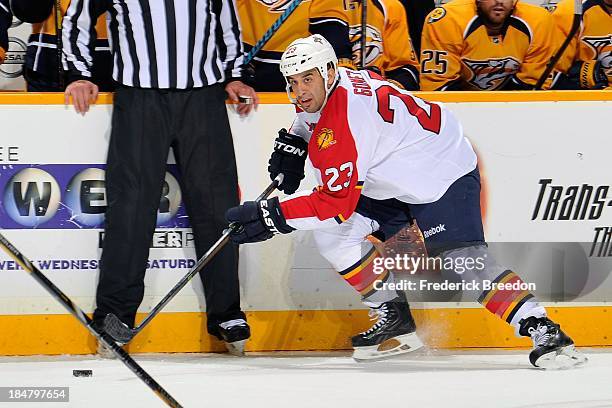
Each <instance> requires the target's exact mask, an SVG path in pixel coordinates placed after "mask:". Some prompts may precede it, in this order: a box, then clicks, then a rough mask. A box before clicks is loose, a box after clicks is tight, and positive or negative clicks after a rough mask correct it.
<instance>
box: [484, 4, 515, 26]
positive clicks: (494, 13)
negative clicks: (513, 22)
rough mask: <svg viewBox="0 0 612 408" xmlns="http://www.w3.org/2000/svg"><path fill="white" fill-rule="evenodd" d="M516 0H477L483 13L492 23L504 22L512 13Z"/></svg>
mask: <svg viewBox="0 0 612 408" xmlns="http://www.w3.org/2000/svg"><path fill="white" fill-rule="evenodd" d="M514 3H515V0H476V6H477V7H478V11H480V13H481V15H483V17H484V18H485V19H487V20H489V21H490V22H491V23H493V24H495V25H498V24H502V23H503V22H504V21H505V20H506V19H507V18H508V16H510V14H511V13H512V9H513V8H514Z"/></svg>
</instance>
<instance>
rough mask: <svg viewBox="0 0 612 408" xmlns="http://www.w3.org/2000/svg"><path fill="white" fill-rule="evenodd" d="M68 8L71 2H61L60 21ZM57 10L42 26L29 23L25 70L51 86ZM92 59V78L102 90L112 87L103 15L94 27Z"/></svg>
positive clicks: (54, 76)
mask: <svg viewBox="0 0 612 408" xmlns="http://www.w3.org/2000/svg"><path fill="white" fill-rule="evenodd" d="M69 5H70V0H62V1H61V3H60V11H61V15H62V18H63V16H64V15H65V14H66V10H67V9H68V6H69ZM58 24H61V19H60V21H58V22H56V8H55V7H53V8H52V11H51V14H50V15H49V17H48V18H47V19H46V20H45V21H43V22H42V23H34V24H32V34H31V35H30V38H29V41H28V48H27V51H26V59H25V67H26V69H28V70H31V71H34V72H36V73H38V74H40V75H42V76H43V77H46V78H48V80H49V82H50V84H51V83H56V82H57V74H58V66H59V63H58V60H57V36H56V25H58ZM92 55H93V56H94V65H93V67H94V68H93V69H94V72H93V78H94V81H95V82H96V83H97V84H98V85H100V86H101V87H102V88H103V89H104V90H109V88H110V87H111V86H112V85H111V84H112V82H113V81H112V72H111V71H112V61H111V52H110V46H109V43H108V35H107V32H106V13H104V14H102V15H101V16H100V17H99V18H98V21H97V24H96V42H95V49H94V52H93V53H92Z"/></svg>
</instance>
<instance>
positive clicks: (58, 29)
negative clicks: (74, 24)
mask: <svg viewBox="0 0 612 408" xmlns="http://www.w3.org/2000/svg"><path fill="white" fill-rule="evenodd" d="M62 21H63V15H62V4H61V0H55V46H56V47H57V50H56V54H57V83H58V84H59V87H60V90H61V91H63V90H64V85H65V83H64V82H65V81H64V67H63V64H62V55H63V39H62Z"/></svg>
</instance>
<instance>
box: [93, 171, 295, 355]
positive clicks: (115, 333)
mask: <svg viewBox="0 0 612 408" xmlns="http://www.w3.org/2000/svg"><path fill="white" fill-rule="evenodd" d="M283 178H284V175H283V174H282V173H281V174H279V175H278V176H276V178H275V179H274V181H273V182H272V183H270V185H269V186H268V187H266V189H265V190H264V191H263V193H261V194H260V195H259V197H257V198H256V199H255V201H260V200H263V199H264V198H267V197H268V196H269V195H270V194H271V193H272V192H273V191H274V190H275V189H276V187H278V186H279V185H280V184H281V183H282V182H283ZM236 228H241V226H238V225H230V226H229V227H228V228H226V229H225V231H223V234H222V235H221V237H220V238H219V239H218V240H217V242H215V243H214V244H213V246H211V247H210V249H209V250H208V251H206V253H205V254H204V255H202V257H201V258H200V259H198V262H197V263H196V264H195V266H194V267H193V268H191V270H190V271H189V272H188V273H187V275H185V276H183V278H182V279H181V280H180V281H178V283H177V284H176V285H174V287H173V288H172V289H171V290H170V292H168V294H167V295H166V296H164V298H163V299H162V300H161V301H160V302H159V303H158V304H157V305H156V306H155V307H154V308H153V309H151V311H150V312H149V315H148V316H147V317H146V318H145V319H144V320H143V321H142V322H141V323H140V325H138V326H137V327H134V328H133V329H131V328H130V327H129V326H128V325H126V324H125V323H123V322H122V321H121V320H119V318H118V317H117V316H116V315H115V314H113V313H109V314H107V315H106V317H105V318H104V330H105V331H106V333H108V334H109V335H110V336H111V337H112V338H114V339H115V340H116V341H119V342H121V343H123V344H127V343H129V342H130V341H131V340H132V339H133V338H134V336H136V335H137V334H138V333H140V331H141V330H142V329H144V328H145V326H146V325H147V324H149V322H150V321H151V320H153V318H154V317H155V316H157V314H158V313H159V312H160V311H161V310H162V309H163V308H164V306H166V305H167V304H168V302H170V301H171V300H172V298H174V296H176V294H177V293H179V292H180V291H181V289H183V288H184V287H185V285H187V283H188V282H189V281H190V280H191V279H192V278H193V277H194V276H195V275H197V274H198V273H199V272H200V271H201V270H202V269H204V267H205V266H206V265H207V264H208V263H209V262H210V260H211V259H212V258H213V257H214V256H215V255H216V254H217V253H218V252H219V251H220V250H221V248H223V247H224V246H225V244H227V242H228V241H229V236H230V233H231V232H232V230H233V229H236Z"/></svg>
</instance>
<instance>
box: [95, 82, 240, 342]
mask: <svg viewBox="0 0 612 408" xmlns="http://www.w3.org/2000/svg"><path fill="white" fill-rule="evenodd" d="M224 101H225V91H224V89H223V87H222V86H221V85H213V86H209V87H204V88H198V89H191V90H167V91H166V90H159V89H139V88H127V87H119V88H118V89H117V91H116V93H115V98H114V108H113V109H114V110H113V116H112V130H111V136H110V145H109V150H108V158H107V169H106V190H107V203H108V208H107V211H106V229H105V236H104V244H103V248H102V257H101V260H100V279H99V283H98V289H97V293H96V302H97V308H96V310H95V312H94V320H95V321H96V322H97V323H101V320H103V319H104V317H105V316H106V314H108V313H111V312H112V313H114V314H115V315H117V317H119V318H120V319H121V320H122V321H123V322H124V323H126V324H128V325H129V326H130V327H133V325H134V319H135V316H136V310H137V309H138V306H139V305H140V302H141V301H142V298H143V295H144V274H145V270H146V264H147V258H148V255H149V247H150V244H151V241H152V237H153V233H154V231H155V226H156V215H157V210H158V207H159V204H160V198H161V195H162V187H163V183H164V176H165V171H166V160H167V157H168V152H169V149H170V147H172V148H173V149H174V154H175V157H176V159H177V163H178V166H179V170H180V173H181V177H180V179H181V188H182V193H183V200H184V203H185V206H186V209H187V213H188V215H189V219H190V222H191V226H192V228H193V233H194V240H195V247H196V253H197V256H198V258H199V257H201V256H202V255H203V253H204V252H205V251H206V250H207V249H208V248H209V247H210V246H211V245H212V244H213V243H214V242H215V241H216V240H217V239H218V238H219V236H220V235H221V234H222V233H223V229H224V228H225V227H226V226H227V223H226V221H225V219H224V215H225V211H226V210H227V209H228V208H230V207H233V206H235V205H238V203H239V198H238V177H237V172H236V159H235V156H234V146H233V143H232V135H231V131H230V126H229V121H228V117H227V111H226V107H225V102H224ZM200 277H201V279H202V283H203V285H204V295H205V298H206V308H207V315H208V331H209V332H210V333H211V334H215V335H216V334H217V333H218V332H217V327H218V324H219V323H221V322H224V321H227V320H232V319H238V318H245V316H244V313H243V312H242V311H241V310H240V295H239V286H238V249H237V247H236V246H234V245H233V244H231V243H229V244H228V245H226V246H225V248H224V249H223V250H221V251H220V252H219V253H218V254H217V255H216V256H215V257H214V258H213V260H212V262H211V263H210V264H208V266H207V267H206V268H205V269H204V270H203V271H202V273H201V274H200Z"/></svg>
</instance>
